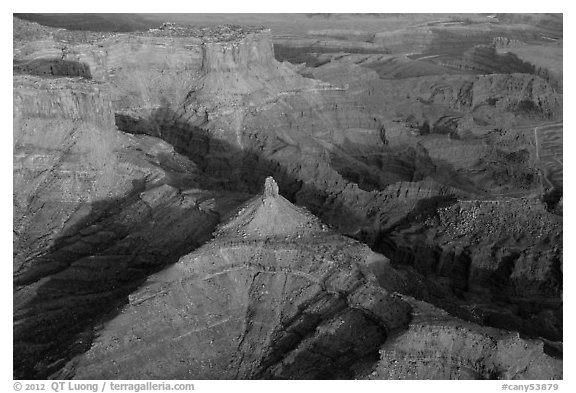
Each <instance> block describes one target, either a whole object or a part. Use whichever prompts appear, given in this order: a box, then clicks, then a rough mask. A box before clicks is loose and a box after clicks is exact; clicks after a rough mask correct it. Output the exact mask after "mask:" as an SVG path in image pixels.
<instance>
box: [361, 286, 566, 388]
mask: <svg viewBox="0 0 576 393" xmlns="http://www.w3.org/2000/svg"><path fill="white" fill-rule="evenodd" d="M402 299H403V300H404V301H406V302H407V303H409V304H410V305H411V306H412V307H413V308H412V320H411V322H410V327H409V328H408V330H407V331H406V332H402V333H401V334H399V335H396V336H395V337H391V338H390V339H389V340H387V341H386V343H385V344H384V345H383V346H382V348H381V349H380V357H381V360H380V361H379V362H378V363H377V365H376V366H375V368H374V371H373V372H372V373H370V374H369V375H368V376H367V378H368V379H452V380H453V379H508V380H518V379H540V380H545V379H562V360H559V359H555V358H553V357H551V356H549V355H547V354H546V353H545V351H544V348H543V343H542V342H541V341H537V340H525V339H522V338H520V337H519V336H518V334H517V333H511V332H508V331H503V330H497V329H492V328H486V327H480V326H478V325H474V324H471V323H467V322H464V321H462V320H459V319H457V318H454V317H452V316H450V315H449V314H448V313H446V312H445V311H443V310H440V309H438V308H435V307H433V306H431V305H429V304H426V303H424V302H419V301H416V300H414V299H411V298H408V297H402Z"/></svg>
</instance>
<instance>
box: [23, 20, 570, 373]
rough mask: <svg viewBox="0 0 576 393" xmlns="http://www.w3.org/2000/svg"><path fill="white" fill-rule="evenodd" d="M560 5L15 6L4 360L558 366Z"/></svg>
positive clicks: (232, 366) (44, 369)
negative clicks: (84, 9)
mask: <svg viewBox="0 0 576 393" xmlns="http://www.w3.org/2000/svg"><path fill="white" fill-rule="evenodd" d="M562 29H563V18H562V15H556V14H530V15H529V14H465V15H460V14H458V15H457V14H453V15H452V14H426V15H424V14H422V15H420V14H408V15H387V14H378V15H376V14H358V15H352V14H334V15H332V14H297V15H293V16H291V17H285V16H282V15H274V14H271V15H267V14H261V15H256V14H243V15H231V14H196V15H190V14H133V15H129V14H122V15H120V14H118V15H115V14H86V15H80V14H67V15H65V14H21V15H18V14H17V15H15V16H14V18H13V156H14V158H13V185H14V194H13V211H14V215H13V236H14V238H13V245H14V255H13V283H14V284H13V288H14V289H13V293H14V297H13V304H14V314H13V337H14V348H13V358H14V370H13V374H14V378H17V379H541V380H542V379H562V378H563V374H562V354H563V330H562V326H563V299H562V291H563V267H562V263H563V215H562V214H563V210H562V209H563V208H562V206H563V191H562V187H563V168H562V163H563V158H562V154H563V148H562V143H563V142H562V132H563V130H562V124H563V123H562V119H563V83H562V44H563V37H562Z"/></svg>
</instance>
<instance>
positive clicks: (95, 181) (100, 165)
mask: <svg viewBox="0 0 576 393" xmlns="http://www.w3.org/2000/svg"><path fill="white" fill-rule="evenodd" d="M13 135H14V178H13V181H14V196H13V197H14V199H13V200H14V223H13V230H14V261H13V268H14V354H15V358H14V364H15V376H17V377H18V378H46V377H47V376H48V375H50V374H51V373H53V372H54V371H55V370H57V369H59V368H60V367H61V366H62V364H63V363H64V362H66V361H67V359H68V358H69V357H71V356H73V355H74V354H76V353H79V352H82V351H84V350H86V348H87V346H88V347H89V345H90V342H91V333H90V331H91V326H92V325H93V324H94V323H95V321H97V320H99V319H100V318H102V315H104V314H106V313H108V312H110V310H112V309H114V307H116V305H117V304H118V303H122V301H123V299H124V298H125V297H126V296H127V295H128V294H129V293H130V292H131V291H132V290H133V289H134V288H135V287H136V286H137V285H138V284H139V282H141V280H143V279H144V278H145V277H146V276H147V275H148V274H150V272H153V271H157V270H158V269H160V268H161V267H162V266H164V265H165V264H167V263H170V262H173V259H174V258H177V257H178V256H179V255H182V253H185V252H188V251H190V250H191V249H193V248H195V247H197V246H198V245H199V244H201V243H203V242H204V241H206V240H207V239H208V238H209V236H210V234H211V232H212V230H213V229H214V227H215V226H216V224H217V223H218V221H219V215H220V214H223V213H225V212H227V211H228V210H229V209H231V208H234V207H236V206H237V205H238V204H239V203H241V202H243V201H244V200H245V199H246V196H244V195H241V194H232V193H227V192H225V191H224V192H214V191H212V190H211V186H210V183H209V182H207V181H206V177H205V175H203V174H202V172H201V171H200V170H199V169H198V168H197V166H196V165H195V164H194V163H193V162H191V161H189V160H187V159H186V158H184V157H182V156H180V155H178V154H177V153H176V152H175V151H174V149H173V147H172V146H170V145H168V144H167V143H165V142H163V141H161V140H158V139H154V138H151V137H147V136H132V135H128V134H125V133H122V132H119V131H117V130H115V129H114V113H113V111H112V104H111V102H110V99H109V97H108V96H107V93H106V89H105V88H104V87H103V86H101V85H100V84H98V83H95V82H90V81H86V80H79V79H69V78H58V79H49V80H44V79H39V78H37V77H29V76H17V77H15V79H14V132H13Z"/></svg>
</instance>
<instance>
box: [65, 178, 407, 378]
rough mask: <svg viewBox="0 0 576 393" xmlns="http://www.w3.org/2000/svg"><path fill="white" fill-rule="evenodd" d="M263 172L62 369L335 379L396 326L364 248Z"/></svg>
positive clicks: (396, 305) (78, 374) (395, 305)
mask: <svg viewBox="0 0 576 393" xmlns="http://www.w3.org/2000/svg"><path fill="white" fill-rule="evenodd" d="M277 187H278V186H277V185H276V183H275V182H274V180H273V179H272V178H268V179H267V180H266V187H265V190H264V193H263V195H262V196H259V197H256V198H255V199H253V200H251V201H250V202H248V203H247V205H245V206H243V207H242V208H241V209H240V210H239V211H238V212H237V213H236V214H234V215H233V217H232V218H231V220H230V221H229V222H226V223H224V224H223V225H222V226H221V227H220V229H219V231H218V233H217V234H216V237H215V238H214V240H212V241H211V242H210V243H208V244H207V245H205V246H203V247H201V248H200V249H198V250H197V251H195V252H194V253H192V254H189V255H187V256H185V257H183V258H181V259H180V260H179V261H178V263H176V264H175V265H173V266H171V267H170V268H168V269H166V270H164V271H163V272H161V273H159V274H157V275H153V276H151V277H150V278H149V279H148V281H147V282H146V283H145V284H144V285H143V286H142V287H141V288H140V289H139V290H138V291H136V292H135V293H133V294H131V295H130V303H129V304H128V305H127V306H125V307H124V308H122V309H121V310H120V311H119V313H118V315H117V316H116V317H115V318H114V319H112V320H111V322H109V323H108V324H105V325H104V327H103V328H102V330H101V331H100V333H99V338H98V339H97V340H96V341H95V343H94V345H93V346H92V348H91V349H90V350H89V351H88V352H87V353H86V354H85V355H83V356H81V357H80V359H78V360H77V361H74V362H73V363H72V364H71V365H70V366H69V367H68V372H69V373H71V375H72V376H74V377H75V378H79V379H92V378H97V379H115V378H119V377H122V378H136V379H153V378H160V379H165V378H176V379H186V378H191V379H222V378H223V379H232V378H240V379H248V378H305V379H310V378H345V377H351V376H354V374H355V372H356V370H355V367H362V365H363V362H366V361H369V360H370V357H371V356H373V355H374V354H375V351H376V350H377V348H378V347H379V346H380V345H381V344H382V343H383V342H384V340H385V339H386V337H387V336H388V335H389V334H391V333H392V332H394V331H397V330H398V329H401V328H403V327H404V326H405V325H406V324H407V322H408V310H409V308H408V306H407V305H406V304H405V303H403V302H402V301H399V300H398V299H396V298H395V297H394V296H392V295H391V294H389V293H388V292H387V291H385V290H384V289H383V288H380V287H378V286H377V285H375V280H374V277H373V276H372V275H371V274H370V273H369V271H368V270H367V269H366V267H365V265H364V263H363V260H365V259H366V258H367V257H368V256H370V255H371V254H372V252H371V251H370V250H369V249H368V247H366V246H364V245H362V244H360V243H358V242H355V241H352V240H348V239H345V238H344V237H342V236H339V235H336V234H335V233H334V232H332V231H331V230H329V229H327V227H326V226H325V225H323V224H321V223H320V222H319V221H318V220H317V219H316V218H315V217H314V216H312V215H311V214H310V213H307V212H305V211H304V210H302V209H299V208H297V207H295V206H293V205H292V204H290V202H288V201H287V200H286V199H284V198H283V197H282V196H280V195H278V188H277Z"/></svg>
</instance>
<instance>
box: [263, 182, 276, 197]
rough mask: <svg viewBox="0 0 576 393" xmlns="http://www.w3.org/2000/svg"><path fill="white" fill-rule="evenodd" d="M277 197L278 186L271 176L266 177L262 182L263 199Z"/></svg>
mask: <svg viewBox="0 0 576 393" xmlns="http://www.w3.org/2000/svg"><path fill="white" fill-rule="evenodd" d="M277 196H278V184H276V181H275V180H274V178H273V177H272V176H268V177H267V178H266V181H265V182H264V199H266V198H276V197H277Z"/></svg>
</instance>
